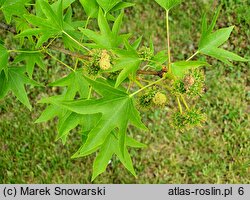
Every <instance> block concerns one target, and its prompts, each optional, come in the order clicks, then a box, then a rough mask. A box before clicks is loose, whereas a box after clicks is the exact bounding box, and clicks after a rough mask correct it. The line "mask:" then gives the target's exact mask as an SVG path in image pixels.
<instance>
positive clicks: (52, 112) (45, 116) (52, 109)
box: [35, 105, 62, 123]
mask: <svg viewBox="0 0 250 200" xmlns="http://www.w3.org/2000/svg"><path fill="white" fill-rule="evenodd" d="M61 111H62V110H61V109H60V107H59V106H55V105H50V106H48V107H47V108H46V109H45V110H44V111H43V112H42V114H41V115H40V117H39V118H38V119H37V120H36V121H35V123H41V122H46V121H49V120H51V119H53V118H54V117H56V116H59V115H60V113H61Z"/></svg>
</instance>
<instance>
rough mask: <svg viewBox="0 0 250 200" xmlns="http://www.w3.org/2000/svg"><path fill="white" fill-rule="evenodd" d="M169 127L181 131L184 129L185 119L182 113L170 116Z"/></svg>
mask: <svg viewBox="0 0 250 200" xmlns="http://www.w3.org/2000/svg"><path fill="white" fill-rule="evenodd" d="M171 125H172V126H173V127H174V128H176V129H180V130H183V129H184V128H185V127H186V125H187V124H186V117H185V115H184V114H183V113H180V112H176V113H174V114H173V115H172V120H171Z"/></svg>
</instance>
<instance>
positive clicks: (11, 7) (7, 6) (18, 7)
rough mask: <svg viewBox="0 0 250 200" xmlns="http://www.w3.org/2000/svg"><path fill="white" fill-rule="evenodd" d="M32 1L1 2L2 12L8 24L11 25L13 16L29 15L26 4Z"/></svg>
mask: <svg viewBox="0 0 250 200" xmlns="http://www.w3.org/2000/svg"><path fill="white" fill-rule="evenodd" d="M28 2H30V0H1V1H0V10H1V11H2V12H3V14H4V17H5V20H6V22H7V23H8V24H9V23H10V22H11V19H12V17H13V16H19V17H22V16H23V15H24V14H26V13H28V12H27V10H26V8H25V4H26V3H28Z"/></svg>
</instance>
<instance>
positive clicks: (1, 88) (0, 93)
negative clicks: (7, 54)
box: [0, 71, 9, 99]
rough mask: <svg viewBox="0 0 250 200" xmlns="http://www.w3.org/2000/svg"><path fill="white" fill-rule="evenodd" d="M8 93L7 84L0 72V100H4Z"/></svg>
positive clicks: (2, 73)
mask: <svg viewBox="0 0 250 200" xmlns="http://www.w3.org/2000/svg"><path fill="white" fill-rule="evenodd" d="M8 91H9V82H8V80H7V78H6V76H5V74H4V72H3V71H2V72H0V99H2V98H4V97H5V96H6V94H7V93H8Z"/></svg>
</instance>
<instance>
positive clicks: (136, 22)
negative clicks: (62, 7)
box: [0, 0, 250, 183]
mask: <svg viewBox="0 0 250 200" xmlns="http://www.w3.org/2000/svg"><path fill="white" fill-rule="evenodd" d="M135 2H136V3H137V5H136V7H135V8H134V9H129V10H127V11H126V14H127V17H126V19H125V24H126V26H125V27H124V31H131V32H132V33H135V34H136V35H137V36H139V35H144V43H145V44H147V43H146V41H148V39H149V38H150V36H151V34H153V35H154V36H153V40H154V42H155V45H156V48H157V50H160V49H162V48H165V47H166V33H165V24H164V12H163V11H162V10H161V9H160V8H158V6H157V5H156V3H155V2H153V1H150V0H146V1H145V0H137V1H135ZM212 2H213V1H185V3H183V4H182V5H181V6H180V9H178V8H176V9H174V10H173V12H172V17H171V18H170V20H171V21H170V25H171V33H172V36H171V44H172V49H171V50H172V54H173V60H178V59H184V58H187V57H189V56H190V55H192V53H194V52H195V49H196V48H197V44H198V39H199V29H200V19H201V17H200V16H201V14H202V10H206V11H210V13H209V16H211V15H212V14H213V13H211V11H213V10H215V7H216V6H217V5H216V4H213V3H212ZM221 2H222V4H223V10H222V13H221V15H220V18H219V21H218V25H217V28H220V27H224V26H230V25H233V24H234V25H235V29H234V32H233V35H232V37H231V38H230V41H229V42H228V43H227V45H226V46H225V48H227V49H229V50H232V51H234V52H236V53H239V54H240V55H242V56H245V57H247V58H249V57H250V43H249V41H250V40H249V37H250V24H249V22H250V16H249V14H247V13H249V12H247V11H248V10H249V8H250V5H249V3H247V0H246V1H237V0H235V1H233V0H229V1H228V0H227V1H226V0H222V1H221ZM1 36H2V37H4V36H3V33H1ZM63 59H66V58H63ZM209 61H210V63H212V67H210V68H206V69H205V74H206V86H207V92H206V93H205V95H204V96H203V97H202V99H200V100H199V102H198V106H199V107H201V108H203V111H204V113H206V115H207V122H206V123H204V124H203V126H202V127H198V128H195V129H193V130H189V131H186V132H179V131H176V130H173V129H172V128H171V126H170V123H169V118H170V115H171V112H172V110H173V106H174V105H175V102H172V100H170V101H171V103H170V106H169V107H167V108H165V109H164V110H160V109H158V110H154V111H147V112H143V114H142V115H143V121H144V122H145V124H146V125H147V126H148V128H149V131H148V132H141V131H139V130H135V129H133V128H131V129H130V134H131V135H133V136H134V137H135V138H137V139H138V140H139V141H142V142H144V143H145V144H147V145H148V147H147V148H145V149H140V150H131V154H132V155H133V163H134V165H135V170H136V172H137V174H138V178H137V179H135V178H134V177H133V176H132V175H130V174H129V173H128V172H127V171H126V170H125V169H124V168H123V166H122V165H121V163H120V162H119V161H118V160H117V159H116V158H114V159H113V160H112V163H111V164H110V165H109V166H108V169H107V172H105V173H104V174H102V175H101V176H99V177H98V178H97V179H96V180H95V183H250V160H249V158H250V140H249V139H250V127H249V124H250V123H249V122H250V120H249V118H250V117H249V111H250V110H249V100H250V92H249V77H250V73H249V63H235V65H234V67H229V66H226V65H224V64H222V63H220V62H217V61H215V60H209ZM59 70H60V68H59V67H57V66H56V65H55V63H52V62H50V63H49V70H48V73H43V72H37V77H40V78H39V80H40V81H42V82H48V81H52V80H54V79H55V78H56V77H55V75H54V73H56V72H57V73H58V72H59ZM59 74H60V73H59ZM55 92H56V91H55V89H54V88H53V89H51V88H36V89H33V88H31V89H30V92H29V97H30V99H31V101H32V104H33V106H34V108H33V110H32V112H29V111H28V110H27V109H26V108H25V107H24V106H23V105H21V104H20V103H19V102H17V101H16V100H15V98H13V97H12V96H11V95H9V96H8V97H7V98H5V99H3V100H1V101H0V151H1V156H0V183H90V179H91V171H92V162H93V159H94V155H93V156H90V157H87V158H81V159H76V160H72V159H71V158H70V156H71V155H72V154H73V153H74V152H75V151H76V150H77V149H78V147H79V145H80V143H79V140H80V136H79V135H78V133H77V131H74V132H73V133H72V134H71V136H70V140H69V141H68V142H67V144H66V145H65V146H63V145H62V144H61V142H60V141H55V136H56V120H54V121H51V122H49V123H43V124H34V121H35V119H36V118H37V117H38V116H39V114H40V113H41V111H42V109H43V106H42V105H37V104H36V102H37V101H38V100H39V99H40V98H41V97H43V96H46V95H47V93H49V94H52V93H55Z"/></svg>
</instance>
